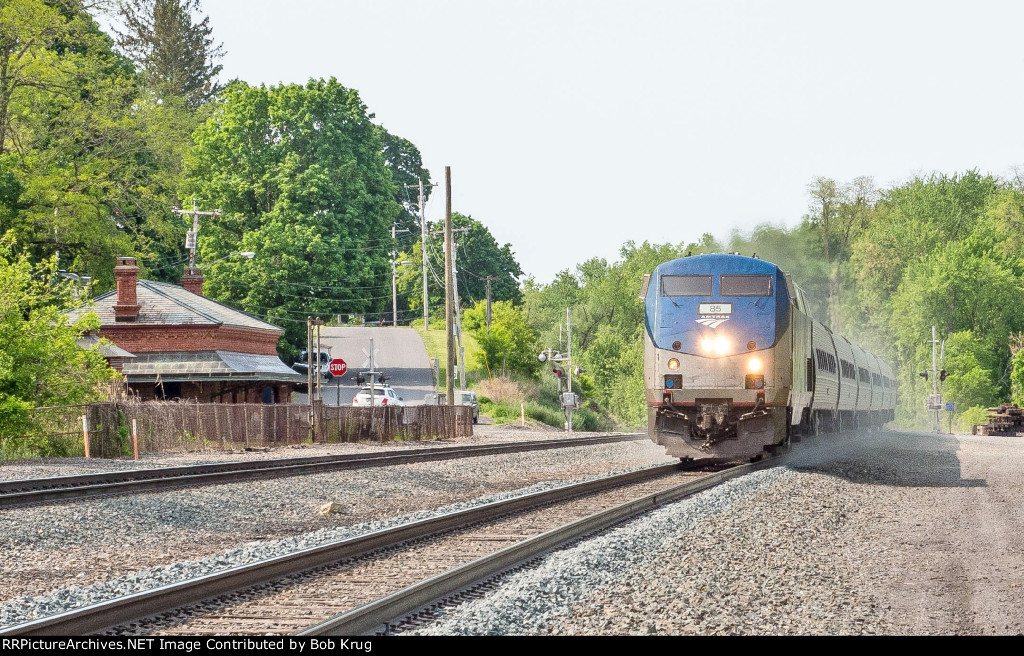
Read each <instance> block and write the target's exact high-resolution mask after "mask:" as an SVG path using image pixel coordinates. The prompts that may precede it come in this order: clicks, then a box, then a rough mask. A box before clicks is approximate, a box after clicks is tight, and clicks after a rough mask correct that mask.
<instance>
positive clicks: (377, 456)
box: [0, 433, 646, 508]
mask: <svg viewBox="0 0 1024 656" xmlns="http://www.w3.org/2000/svg"><path fill="white" fill-rule="evenodd" d="M640 439H646V436H645V435H643V434H641V433H630V434H623V435H601V436H596V437H582V438H569V439H559V440H532V441H529V442H510V443H506V444H474V445H469V446H455V447H424V448H415V449H408V450H404V451H402V452H400V453H396V452H394V451H374V452H370V453H352V454H344V455H336V456H309V457H300V458H281V459H275V460H255V461H252V460H250V461H246V462H234V463H213V464H203V465H188V466H181V467H160V468H150V469H136V470H128V471H119V472H102V473H96V474H79V475H75V476H54V477H48V478H34V479H23V480H16V481H0V508H3V507H5V506H15V505H25V504H39V503H43V502H47V501H56V500H61V499H67V498H82V497H87V496H96V495H110V494H125V493H129V492H154V491H160V490H165V489H170V488H176V487H180V486H182V485H212V484H216V483H227V482H232V481H238V480H248V479H253V478H267V477H277V476H298V475H302V474H312V473H319V472H324V471H334V470H343V469H363V468H368V467H386V466H391V465H398V464H406V463H413V462H427V461H431V460H454V459H457V458H473V457H478V456H486V455H498V454H503V453H521V452H526V451H540V450H545V449H560V448H569V447H574V446H592V445H596V444H607V443H612V442H626V441H633V440H640Z"/></svg>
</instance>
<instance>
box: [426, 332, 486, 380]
mask: <svg viewBox="0 0 1024 656" xmlns="http://www.w3.org/2000/svg"><path fill="white" fill-rule="evenodd" d="M414 330H415V331H416V332H418V333H419V334H420V337H422V338H423V345H424V346H425V347H426V349H427V357H428V358H430V361H431V362H433V361H434V358H435V357H436V358H437V361H438V362H440V363H441V378H442V380H443V379H444V372H445V363H447V362H448V345H447V344H446V343H445V331H444V330H433V329H431V330H424V329H423V327H422V326H415V327H414ZM455 348H456V349H457V348H458V343H456V345H455ZM462 348H464V349H465V351H466V377H467V378H470V377H472V378H473V379H474V380H482V379H485V378H487V370H486V369H485V368H484V366H483V365H482V364H480V360H479V358H477V353H480V352H481V349H480V345H479V344H477V341H476V338H475V337H473V336H472V335H470V334H469V333H463V335H462Z"/></svg>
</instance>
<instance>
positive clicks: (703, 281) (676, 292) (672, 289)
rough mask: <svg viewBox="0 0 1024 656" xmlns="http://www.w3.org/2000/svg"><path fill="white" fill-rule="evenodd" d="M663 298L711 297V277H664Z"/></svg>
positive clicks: (662, 279) (662, 280)
mask: <svg viewBox="0 0 1024 656" xmlns="http://www.w3.org/2000/svg"><path fill="white" fill-rule="evenodd" d="M661 295H662V296H711V276H662V277H661Z"/></svg>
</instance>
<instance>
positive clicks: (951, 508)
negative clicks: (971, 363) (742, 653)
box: [413, 433, 1024, 635]
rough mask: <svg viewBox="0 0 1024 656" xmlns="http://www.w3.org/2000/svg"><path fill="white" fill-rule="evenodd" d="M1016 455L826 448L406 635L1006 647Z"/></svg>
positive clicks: (1007, 447) (634, 525)
mask: <svg viewBox="0 0 1024 656" xmlns="http://www.w3.org/2000/svg"><path fill="white" fill-rule="evenodd" d="M1022 451H1024V441H1020V440H1018V441H1016V442H1014V441H1007V438H980V437H979V438H975V437H970V436H963V437H959V438H951V437H949V436H941V435H921V434H916V435H915V434H906V433H883V434H880V435H879V434H875V435H868V436H862V437H859V438H858V439H847V440H846V441H845V442H842V443H841V442H839V441H838V438H827V439H826V440H824V441H822V442H821V443H819V444H818V445H816V446H815V447H814V448H811V449H803V450H801V451H799V452H797V453H794V454H793V456H792V457H791V460H790V462H789V463H788V466H787V467H779V468H773V469H770V470H765V471H761V472H757V473H755V474H752V475H750V476H746V477H743V478H741V479H737V480H733V481H730V482H728V483H726V484H724V485H722V486H720V487H718V488H715V489H713V490H709V491H707V492H704V493H701V494H699V495H697V496H695V497H692V498H690V499H686V500H683V501H681V502H678V503H675V504H672V505H670V506H668V507H666V508H663V509H660V510H658V511H655V512H654V513H651V514H649V515H647V516H645V517H643V518H641V519H638V520H634V521H632V522H630V523H628V524H625V525H623V526H620V527H618V528H615V529H612V530H610V531H607V532H605V533H604V534H602V535H600V536H598V537H595V538H593V539H589V540H586V541H583V542H581V543H579V544H577V545H576V546H573V547H571V548H569V549H567V550H564V551H561V552H556V553H554V554H552V555H550V556H548V557H547V558H546V559H545V560H544V561H543V563H542V564H541V565H540V566H538V567H536V568H532V569H530V570H525V571H522V572H519V573H516V574H513V575H510V576H509V577H507V579H506V580H505V581H504V582H503V583H502V585H500V586H499V587H498V588H497V589H496V590H495V591H494V592H491V593H488V594H487V595H486V596H484V597H483V598H481V599H478V600H475V601H471V602H468V603H465V604H463V605H461V606H458V607H455V608H451V609H447V610H446V611H445V616H444V617H443V619H441V620H440V621H438V622H435V623H433V624H430V625H426V626H424V627H421V628H420V629H418V630H417V631H415V632H413V633H416V634H442V635H447V634H497V635H507V634H566V635H591V634H627V635H637V634H640V635H643V634H678V635H735V634H741V635H762V634H768V635H774V634H830V635H831V634H843V635H859V634H889V635H892V634H950V633H962V634H1018V633H1020V632H1022V630H1024V558H1022V555H1021V554H1022V553H1024V550H1022V547H1024V538H1022V536H1024V531H1022V530H1021V529H1022V528H1024V511H1022V507H1024V506H1022V504H1020V503H1019V500H1020V499H1021V495H1022V492H1024V489H1022V486H1024V477H1022V476H1021V469H1022V467H1024V459H1022V458H1021V455H1024V454H1022V453H1021V452H1022Z"/></svg>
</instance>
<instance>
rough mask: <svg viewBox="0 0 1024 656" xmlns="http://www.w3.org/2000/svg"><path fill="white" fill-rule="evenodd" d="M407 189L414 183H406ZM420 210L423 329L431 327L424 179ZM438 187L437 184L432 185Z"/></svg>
mask: <svg viewBox="0 0 1024 656" xmlns="http://www.w3.org/2000/svg"><path fill="white" fill-rule="evenodd" d="M404 186H405V188H406V189H410V188H412V185H404ZM417 186H418V187H419V192H420V195H419V210H420V251H421V255H423V330H428V329H429V328H430V297H429V296H427V267H428V266H429V265H428V264H427V208H426V198H425V197H424V194H423V180H420V181H419V185H417ZM430 186H432V187H436V186H437V184H436V183H435V184H432V185H430Z"/></svg>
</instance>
